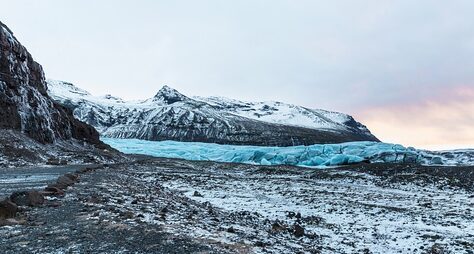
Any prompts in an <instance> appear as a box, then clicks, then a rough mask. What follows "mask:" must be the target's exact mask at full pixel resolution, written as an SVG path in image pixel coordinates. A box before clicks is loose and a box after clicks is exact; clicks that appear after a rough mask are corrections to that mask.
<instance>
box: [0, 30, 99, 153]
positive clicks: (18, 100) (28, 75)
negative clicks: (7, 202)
mask: <svg viewBox="0 0 474 254" xmlns="http://www.w3.org/2000/svg"><path fill="white" fill-rule="evenodd" d="M0 129H8V130H16V131H19V132H21V133H24V134H26V135H27V136H28V137H30V138H32V139H34V140H36V141H38V142H40V143H42V144H50V143H55V142H56V141H57V140H69V139H76V140H80V141H86V142H88V143H91V144H94V145H96V146H98V147H101V146H102V147H106V146H105V145H104V144H103V143H102V142H100V140H99V134H98V132H97V131H96V130H95V129H94V128H93V127H92V126H90V125H88V124H86V123H83V122H80V121H79V120H77V119H75V118H74V117H73V115H72V112H71V111H70V110H69V109H67V108H65V107H63V106H61V105H59V104H58V103H56V102H55V101H53V100H52V99H51V98H50V97H49V95H48V93H47V86H46V82H45V77H44V73H43V69H42V67H41V65H40V64H38V63H37V62H35V61H34V60H33V58H32V56H31V54H30V53H29V52H28V51H27V50H26V48H25V47H24V46H23V45H21V44H20V42H19V41H18V40H17V39H16V38H15V37H14V36H13V33H12V31H11V30H10V29H9V28H8V27H7V26H5V25H4V24H3V23H1V22H0Z"/></svg>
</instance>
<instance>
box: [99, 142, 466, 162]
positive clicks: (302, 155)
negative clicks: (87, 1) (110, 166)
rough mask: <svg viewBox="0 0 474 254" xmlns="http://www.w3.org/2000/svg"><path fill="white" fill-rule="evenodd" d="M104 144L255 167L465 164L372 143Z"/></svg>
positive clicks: (144, 152)
mask: <svg viewBox="0 0 474 254" xmlns="http://www.w3.org/2000/svg"><path fill="white" fill-rule="evenodd" d="M102 141H103V142H105V143H106V144H109V145H110V146H112V147H113V148H115V149H117V150H119V151H121V152H124V153H127V154H142V155H150V156H155V157H164V158H178V159H186V160H197V161H216V162H233V163H247V164H253V165H294V166H304V167H321V166H322V167H327V166H341V165H350V164H356V163H360V162H369V163H377V162H384V163H418V164H426V165H458V164H462V162H463V161H458V160H456V161H455V160H451V159H449V158H450V157H449V156H445V155H443V154H442V153H437V152H430V151H424V150H418V149H415V148H412V147H408V148H406V147H404V146H402V145H397V144H389V143H381V142H370V141H362V142H348V143H341V144H321V145H310V146H294V147H264V146H237V145H220V144H212V143H199V142H178V141H147V140H138V139H116V138H102Z"/></svg>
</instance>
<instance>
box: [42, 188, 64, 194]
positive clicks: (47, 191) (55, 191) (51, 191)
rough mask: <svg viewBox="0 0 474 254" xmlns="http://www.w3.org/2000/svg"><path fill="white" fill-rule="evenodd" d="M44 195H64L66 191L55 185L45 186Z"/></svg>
mask: <svg viewBox="0 0 474 254" xmlns="http://www.w3.org/2000/svg"><path fill="white" fill-rule="evenodd" d="M43 195H45V196H64V191H63V190H61V189H59V188H57V187H54V186H48V187H46V188H44V192H43Z"/></svg>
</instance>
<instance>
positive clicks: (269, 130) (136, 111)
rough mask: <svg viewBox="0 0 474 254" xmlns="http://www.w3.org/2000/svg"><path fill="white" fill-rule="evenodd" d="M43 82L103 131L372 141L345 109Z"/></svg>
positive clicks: (300, 141) (235, 139)
mask: <svg viewBox="0 0 474 254" xmlns="http://www.w3.org/2000/svg"><path fill="white" fill-rule="evenodd" d="M47 83H48V88H49V90H48V91H49V94H50V96H51V97H52V98H53V99H55V100H56V101H57V102H59V103H61V104H62V105H63V106H65V107H67V108H69V109H71V110H72V111H73V112H74V115H75V116H76V117H77V118H78V119H80V120H81V121H84V122H86V123H88V124H90V125H92V126H94V127H96V129H97V130H98V131H99V132H100V133H101V134H102V135H103V136H105V137H111V138H137V139H145V140H176V141H196V142H212V143H220V144H237V145H267V146H291V145H309V144H317V143H339V142H347V141H378V139H377V138H376V137H375V136H373V135H372V134H371V133H370V131H369V130H368V129H367V128H366V127H365V126H364V125H362V124H360V123H358V122H357V121H355V120H354V118H352V117H351V116H349V115H346V114H342V113H337V112H331V111H326V110H319V109H318V110H317V109H308V108H304V107H300V106H295V105H291V104H285V103H281V102H257V103H252V102H242V101H236V100H231V99H226V98H218V97H209V98H202V97H187V96H185V95H183V94H181V93H179V92H178V91H176V90H175V89H173V88H170V87H168V86H164V87H163V88H162V89H160V90H159V91H158V93H157V94H156V95H155V96H154V97H152V98H150V99H147V100H143V101H124V100H122V99H120V98H117V97H114V96H111V95H106V96H102V97H96V96H92V95H91V94H90V93H89V92H87V91H85V90H82V89H80V88H78V87H76V86H74V85H73V84H70V83H67V82H62V81H54V80H48V82H47Z"/></svg>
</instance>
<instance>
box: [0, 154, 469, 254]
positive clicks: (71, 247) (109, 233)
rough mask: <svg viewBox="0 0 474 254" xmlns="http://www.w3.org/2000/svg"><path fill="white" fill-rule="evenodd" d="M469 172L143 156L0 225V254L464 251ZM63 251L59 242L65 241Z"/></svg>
mask: <svg viewBox="0 0 474 254" xmlns="http://www.w3.org/2000/svg"><path fill="white" fill-rule="evenodd" d="M473 182H474V167H447V166H444V167H423V166H419V165H409V164H368V165H359V166H348V167H344V168H337V169H308V168H306V169H305V168H296V167H291V166H258V165H246V164H229V163H215V162H204V161H201V162H199V161H184V160H176V159H154V158H153V159H152V158H150V159H145V160H141V161H138V162H135V163H124V164H117V165H111V166H110V167H108V168H103V169H98V170H96V171H94V172H91V173H87V174H85V175H83V176H81V178H80V183H78V184H76V185H74V187H73V188H71V189H70V190H68V192H67V196H66V197H65V198H64V199H60V200H54V202H58V201H59V202H61V205H60V206H59V207H54V208H53V207H45V208H35V209H32V210H31V211H28V224H27V225H26V226H15V227H8V228H5V227H4V228H0V245H1V246H4V247H2V248H3V249H2V251H5V252H6V253H21V252H32V251H35V252H38V253H58V252H67V251H69V252H87V251H92V252H94V251H96V252H99V251H100V252H105V253H117V252H137V253H156V252H158V253H180V252H181V253H183V252H185V253H203V252H204V253H206V252H215V253H223V252H224V253H225V252H229V253H473V249H474V244H473V243H474V192H473V190H474V184H473ZM66 243H67V244H66Z"/></svg>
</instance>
